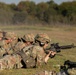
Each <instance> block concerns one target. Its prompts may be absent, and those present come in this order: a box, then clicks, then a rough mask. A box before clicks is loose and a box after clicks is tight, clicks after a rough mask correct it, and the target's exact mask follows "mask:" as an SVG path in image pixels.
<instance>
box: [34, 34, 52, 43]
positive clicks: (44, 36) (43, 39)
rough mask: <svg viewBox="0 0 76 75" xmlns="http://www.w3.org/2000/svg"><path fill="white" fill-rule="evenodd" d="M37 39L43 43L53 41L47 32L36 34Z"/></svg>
mask: <svg viewBox="0 0 76 75" xmlns="http://www.w3.org/2000/svg"><path fill="white" fill-rule="evenodd" d="M35 41H40V42H43V43H45V42H48V43H49V42H50V41H51V39H50V38H49V36H48V35H47V34H46V33H39V34H37V35H36V37H35Z"/></svg>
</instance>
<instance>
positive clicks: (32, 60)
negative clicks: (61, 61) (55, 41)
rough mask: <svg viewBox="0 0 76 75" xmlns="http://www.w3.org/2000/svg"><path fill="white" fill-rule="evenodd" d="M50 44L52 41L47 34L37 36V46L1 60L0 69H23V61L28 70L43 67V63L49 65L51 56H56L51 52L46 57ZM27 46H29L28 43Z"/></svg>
mask: <svg viewBox="0 0 76 75" xmlns="http://www.w3.org/2000/svg"><path fill="white" fill-rule="evenodd" d="M49 42H50V39H49V37H48V35H47V34H37V35H36V37H35V43H36V44H35V45H31V46H27V47H25V48H23V49H21V50H20V51H18V52H16V53H14V54H12V55H6V56H4V57H3V58H2V59H0V69H12V68H14V67H15V68H20V67H22V65H21V61H23V63H24V66H25V67H26V68H31V67H37V66H40V65H42V63H47V61H48V59H49V55H50V54H51V55H55V54H56V53H55V52H53V51H50V52H49V54H47V55H46V53H45V52H44V48H46V47H47V46H48V44H49ZM26 44H28V42H27V41H26ZM18 66H19V67H18Z"/></svg>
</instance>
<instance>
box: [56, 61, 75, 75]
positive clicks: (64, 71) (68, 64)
mask: <svg viewBox="0 0 76 75" xmlns="http://www.w3.org/2000/svg"><path fill="white" fill-rule="evenodd" d="M72 68H76V62H72V61H70V60H66V61H65V62H64V66H60V72H59V73H57V75H70V74H69V73H68V69H72Z"/></svg>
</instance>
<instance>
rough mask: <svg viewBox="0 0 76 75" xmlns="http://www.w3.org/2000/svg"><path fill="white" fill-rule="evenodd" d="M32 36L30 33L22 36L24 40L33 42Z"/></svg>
mask: <svg viewBox="0 0 76 75" xmlns="http://www.w3.org/2000/svg"><path fill="white" fill-rule="evenodd" d="M34 38H35V36H34V35H33V34H32V33H29V34H25V35H24V36H23V39H24V40H25V41H29V42H34Z"/></svg>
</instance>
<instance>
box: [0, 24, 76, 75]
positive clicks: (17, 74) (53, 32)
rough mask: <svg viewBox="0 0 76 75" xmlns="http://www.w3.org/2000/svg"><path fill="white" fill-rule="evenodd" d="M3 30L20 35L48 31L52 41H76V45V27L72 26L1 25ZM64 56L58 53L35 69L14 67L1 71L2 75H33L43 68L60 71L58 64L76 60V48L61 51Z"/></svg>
mask: <svg viewBox="0 0 76 75" xmlns="http://www.w3.org/2000/svg"><path fill="white" fill-rule="evenodd" d="M0 29H1V30H4V31H11V32H15V33H17V34H18V35H19V36H23V35H24V34H26V33H33V34H37V33H41V32H42V33H47V34H48V35H49V37H50V38H51V39H52V41H51V43H53V42H55V43H56V42H59V44H60V45H67V44H71V43H74V44H75V45H76V27H71V26H63V27H61V26H59V27H58V26H55V27H54V26H50V27H49V26H46V27H45V26H24V25H21V26H17V25H16V26H12V25H11V26H0ZM59 54H61V55H62V56H60V55H56V56H55V57H54V58H52V59H51V58H50V59H49V61H48V63H47V64H46V65H45V64H43V65H42V66H40V67H39V68H36V69H35V68H34V69H13V70H3V71H0V75H32V74H35V73H36V72H39V71H43V70H49V71H50V70H55V71H59V67H58V65H63V63H64V61H65V60H72V61H75V62H76V48H73V49H68V50H64V51H61V53H59Z"/></svg>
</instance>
